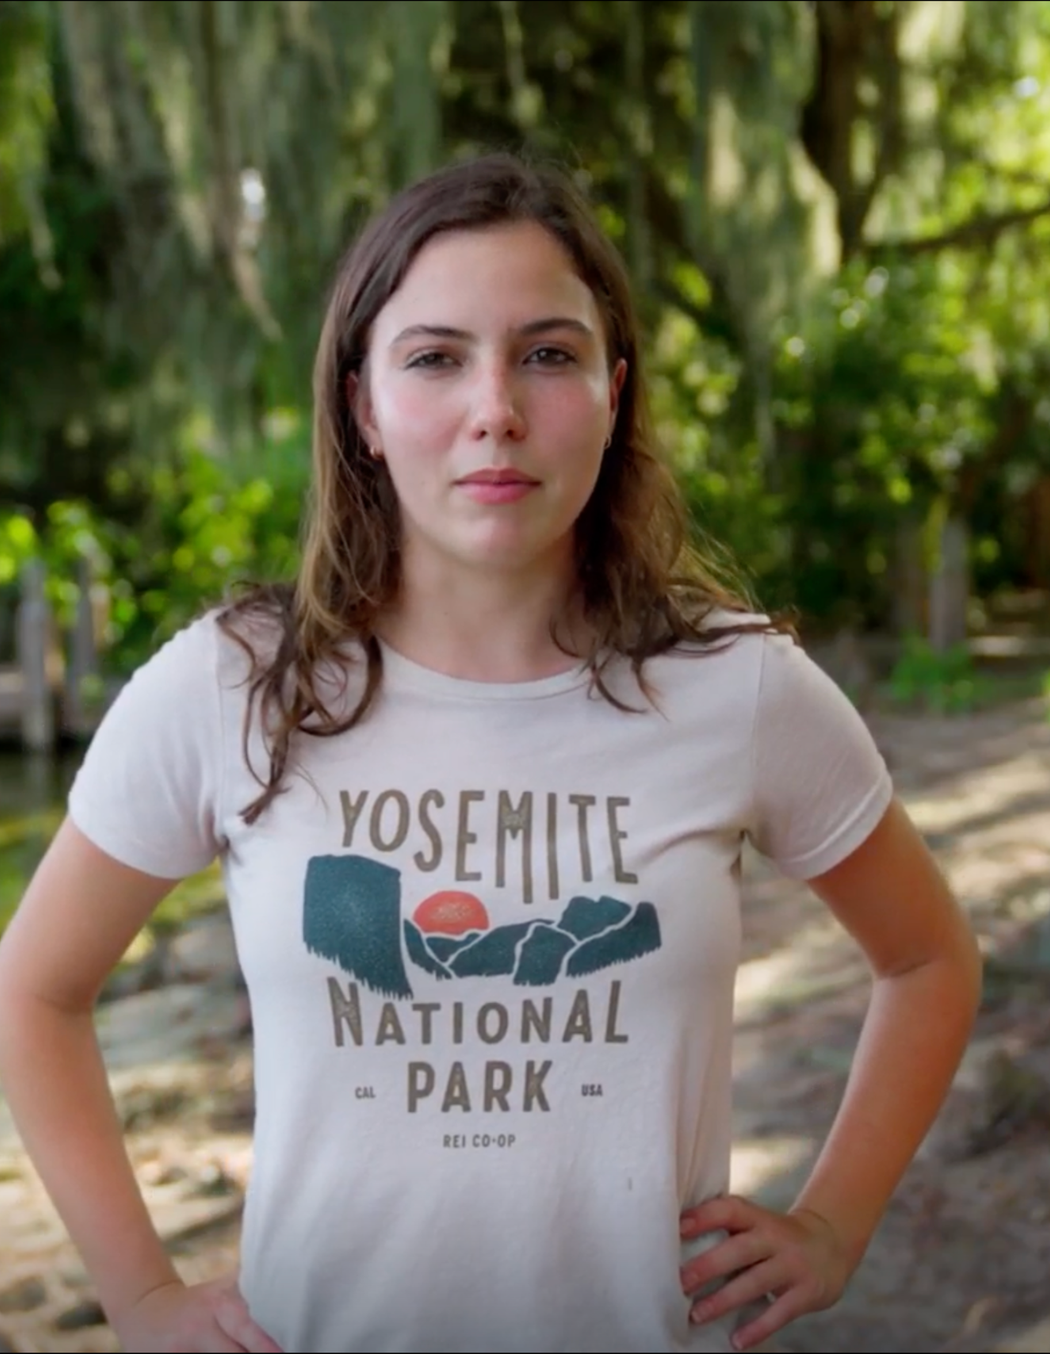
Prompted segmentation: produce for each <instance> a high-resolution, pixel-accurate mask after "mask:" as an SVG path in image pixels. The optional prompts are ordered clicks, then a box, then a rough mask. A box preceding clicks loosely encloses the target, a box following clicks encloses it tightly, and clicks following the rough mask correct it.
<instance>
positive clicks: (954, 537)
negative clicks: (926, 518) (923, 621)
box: [930, 516, 970, 653]
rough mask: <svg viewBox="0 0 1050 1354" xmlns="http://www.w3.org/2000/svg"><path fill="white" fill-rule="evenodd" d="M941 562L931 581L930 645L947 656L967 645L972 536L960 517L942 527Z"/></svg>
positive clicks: (948, 520) (950, 520)
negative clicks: (954, 649) (957, 648)
mask: <svg viewBox="0 0 1050 1354" xmlns="http://www.w3.org/2000/svg"><path fill="white" fill-rule="evenodd" d="M938 546H939V549H938V559H937V561H936V564H935V565H934V569H933V573H932V575H931V577H930V645H931V647H932V648H933V649H934V650H935V651H936V652H937V653H945V652H947V650H949V649H953V648H955V647H956V646H957V645H959V644H965V643H966V639H967V634H968V628H967V624H966V620H967V617H966V611H967V606H968V603H969V600H970V560H969V533H968V531H967V528H966V523H965V522H964V521H963V520H962V519H961V518H959V517H951V516H949V517H947V518H945V520H944V523H943V525H942V526H941V531H940V540H939V542H938Z"/></svg>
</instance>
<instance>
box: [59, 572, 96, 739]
mask: <svg viewBox="0 0 1050 1354" xmlns="http://www.w3.org/2000/svg"><path fill="white" fill-rule="evenodd" d="M97 677H98V646H97V644H96V642H95V606H94V595H93V590H92V571H91V562H90V560H89V559H88V558H87V556H85V555H81V556H80V558H79V559H78V561H77V611H76V618H75V620H74V622H73V634H72V638H71V640H70V646H69V669H68V672H67V676H66V690H65V701H64V706H65V709H64V712H63V718H64V721H65V725H66V728H67V729H68V730H69V732H70V733H72V734H83V733H84V732H85V730H86V729H87V726H88V713H87V706H88V697H89V691H88V688H89V686H90V684H91V681H92V679H93V678H97Z"/></svg>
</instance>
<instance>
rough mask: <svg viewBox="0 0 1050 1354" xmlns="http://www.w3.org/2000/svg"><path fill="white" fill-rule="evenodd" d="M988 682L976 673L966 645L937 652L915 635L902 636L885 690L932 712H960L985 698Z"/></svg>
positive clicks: (900, 700) (894, 697)
mask: <svg viewBox="0 0 1050 1354" xmlns="http://www.w3.org/2000/svg"><path fill="white" fill-rule="evenodd" d="M991 686H992V684H991V683H990V682H989V680H988V679H987V678H986V677H983V676H982V675H981V674H980V673H978V672H977V671H976V670H975V668H974V664H973V659H972V658H971V656H970V651H969V648H968V647H967V646H966V645H964V644H963V645H957V646H956V647H954V648H951V649H948V650H946V651H944V652H937V651H936V650H935V649H934V648H933V647H932V646H931V645H930V643H929V641H928V640H926V639H924V638H923V637H922V636H919V635H912V636H909V638H908V639H907V640H906V642H905V645H904V650H903V653H902V654H901V657H900V658H899V659H898V661H897V663H896V664H895V666H894V669H893V672H892V674H891V676H890V680H889V690H888V694H889V696H890V699H891V700H893V701H894V702H896V703H898V704H901V705H906V706H911V707H915V708H919V709H925V710H930V711H932V712H933V713H935V714H941V715H951V714H962V713H965V712H966V711H968V710H972V709H973V708H974V706H975V705H977V704H979V703H980V702H981V701H982V700H983V699H987V697H988V695H989V692H990V690H991Z"/></svg>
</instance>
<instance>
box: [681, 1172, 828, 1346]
mask: <svg viewBox="0 0 1050 1354" xmlns="http://www.w3.org/2000/svg"><path fill="white" fill-rule="evenodd" d="M716 1231H726V1232H728V1233H729V1235H728V1237H726V1238H725V1239H724V1240H723V1241H720V1242H718V1243H717V1244H716V1245H714V1246H712V1247H711V1249H710V1250H707V1251H705V1252H704V1253H703V1254H702V1255H698V1256H696V1257H695V1258H694V1259H692V1260H689V1261H687V1262H686V1263H685V1264H684V1265H683V1266H682V1271H681V1275H682V1288H683V1290H684V1291H685V1292H686V1293H688V1294H693V1293H697V1292H698V1291H699V1290H701V1289H703V1288H706V1287H707V1286H708V1285H709V1284H710V1283H711V1282H712V1281H714V1280H719V1281H724V1282H723V1286H722V1287H721V1288H719V1289H718V1291H717V1292H713V1293H711V1294H710V1296H707V1297H703V1298H701V1299H699V1300H698V1301H697V1302H696V1303H695V1305H694V1306H693V1309H692V1312H691V1314H690V1319H691V1320H692V1321H694V1322H695V1323H697V1324H703V1323H705V1322H708V1321H715V1320H717V1319H718V1318H719V1317H724V1316H725V1315H726V1314H727V1313H729V1312H732V1311H735V1310H737V1309H738V1308H741V1307H747V1306H748V1305H749V1304H751V1303H755V1302H760V1301H762V1300H763V1299H765V1300H766V1302H767V1304H768V1305H767V1307H766V1309H765V1310H764V1311H763V1312H762V1313H761V1314H760V1315H759V1316H757V1317H756V1318H755V1319H754V1320H753V1321H749V1322H748V1323H747V1324H746V1325H744V1326H741V1327H740V1329H739V1330H738V1331H736V1333H735V1334H734V1335H733V1348H734V1349H741V1350H742V1349H751V1348H752V1347H753V1346H754V1345H757V1344H760V1343H761V1342H762V1341H763V1340H767V1339H768V1338H769V1337H770V1336H771V1335H772V1334H773V1333H774V1332H775V1331H778V1330H780V1329H781V1328H782V1327H784V1326H786V1325H787V1324H788V1322H789V1321H794V1320H795V1319H796V1318H797V1317H800V1316H803V1315H804V1314H805V1313H806V1312H819V1311H823V1310H824V1309H825V1308H826V1307H831V1306H833V1305H834V1304H835V1303H836V1302H837V1301H838V1300H839V1298H840V1297H841V1296H842V1293H843V1290H844V1289H845V1287H846V1283H847V1281H848V1279H849V1276H850V1273H851V1270H852V1266H851V1265H850V1263H849V1261H848V1258H847V1256H846V1254H845V1251H844V1248H843V1246H842V1244H841V1242H840V1241H839V1239H838V1237H837V1236H836V1235H835V1232H834V1230H833V1229H832V1227H831V1224H830V1223H828V1222H826V1221H825V1220H824V1219H823V1218H822V1217H820V1215H819V1214H817V1213H811V1212H809V1211H807V1210H806V1209H801V1208H800V1209H798V1210H796V1211H793V1212H791V1213H772V1212H770V1211H769V1209H766V1208H761V1207H759V1205H758V1204H753V1203H751V1202H749V1201H748V1200H747V1199H741V1198H738V1197H737V1196H735V1195H725V1196H723V1197H721V1198H718V1199H710V1200H708V1202H707V1203H703V1204H700V1205H699V1206H698V1207H697V1208H690V1209H688V1210H687V1211H686V1212H684V1213H683V1214H682V1217H681V1235H682V1238H683V1240H692V1239H693V1238H695V1237H698V1236H701V1235H702V1234H703V1233H705V1232H716Z"/></svg>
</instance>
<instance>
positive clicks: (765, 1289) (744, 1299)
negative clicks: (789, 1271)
mask: <svg viewBox="0 0 1050 1354" xmlns="http://www.w3.org/2000/svg"><path fill="white" fill-rule="evenodd" d="M777 1270H778V1266H777V1263H776V1261H775V1260H767V1261H766V1263H765V1264H762V1265H755V1266H754V1267H753V1268H751V1269H748V1270H745V1271H744V1272H743V1273H742V1274H738V1275H736V1277H735V1278H733V1279H730V1280H729V1281H728V1282H727V1283H725V1284H723V1285H722V1287H721V1288H719V1289H718V1291H717V1292H715V1293H711V1294H710V1295H709V1296H707V1297H705V1298H702V1299H701V1300H700V1301H699V1302H696V1303H694V1304H693V1308H692V1310H691V1312H690V1313H689V1319H690V1320H691V1321H692V1322H694V1323H695V1324H696V1325H702V1324H703V1323H704V1322H705V1321H717V1320H718V1319H719V1317H722V1316H726V1315H727V1314H728V1313H729V1312H733V1311H736V1309H737V1308H738V1307H746V1306H748V1305H749V1304H750V1303H753V1302H761V1301H763V1300H766V1297H767V1294H769V1293H771V1292H772V1291H773V1289H774V1287H775V1286H776V1285H777V1283H778V1280H779V1281H780V1282H783V1275H782V1274H780V1275H778V1273H777ZM773 1305H775V1304H773ZM769 1310H770V1311H772V1310H773V1307H772V1306H770V1308H769Z"/></svg>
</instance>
